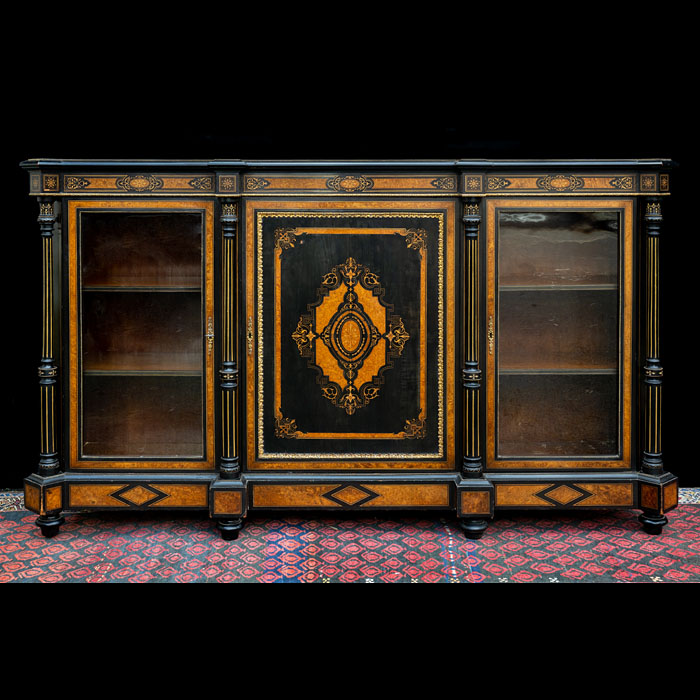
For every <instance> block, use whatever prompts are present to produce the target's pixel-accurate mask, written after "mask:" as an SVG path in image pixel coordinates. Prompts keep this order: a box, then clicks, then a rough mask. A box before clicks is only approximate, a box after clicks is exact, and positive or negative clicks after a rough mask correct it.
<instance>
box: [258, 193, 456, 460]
mask: <svg viewBox="0 0 700 700" xmlns="http://www.w3.org/2000/svg"><path fill="white" fill-rule="evenodd" d="M405 206H406V205H405V204H403V203H402V202H399V201H387V202H372V203H371V204H370V203H369V202H367V201H357V200H356V201H350V202H342V203H341V202H339V201H337V200H336V201H333V200H324V201H309V200H303V201H296V202H294V201H292V202H290V201H266V202H252V201H251V202H249V203H248V206H247V211H246V229H247V232H248V233H247V234H246V235H247V243H246V257H247V264H246V268H247V273H246V276H247V286H248V289H249V293H248V302H247V312H248V315H249V317H252V316H255V318H256V321H257V323H256V326H257V332H256V334H255V335H254V337H255V338H256V341H257V345H258V352H257V353H256V357H255V358H254V359H253V358H250V357H249V359H248V362H247V378H248V385H249V387H251V389H252V390H249V391H248V397H247V402H248V407H247V415H248V428H247V443H248V455H249V461H248V466H249V469H252V470H255V469H280V468H291V469H295V470H297V469H304V470H306V469H309V470H313V469H316V470H321V469H326V470H327V469H329V468H332V469H375V470H376V469H392V468H395V469H446V468H448V469H449V468H452V466H453V464H454V440H453V439H452V436H453V431H454V426H453V423H454V410H455V407H454V385H453V382H451V381H449V378H450V377H452V376H454V343H450V342H447V343H445V328H447V331H448V332H450V333H452V332H453V331H454V328H455V325H454V324H455V308H454V300H453V297H454V290H455V286H454V285H455V281H454V274H455V269H454V256H452V255H450V256H448V257H447V258H446V257H445V250H446V249H448V250H450V251H452V249H453V247H454V236H455V223H454V221H455V202H454V200H453V201H449V202H447V201H446V202H444V203H442V202H441V204H440V206H441V209H442V210H441V211H437V212H436V211H430V212H421V211H420V209H433V208H434V207H435V203H434V202H430V201H423V202H412V204H411V206H412V207H416V209H410V210H406V209H405ZM272 207H275V209H276V210H275V211H270V209H271V208H272ZM309 207H312V208H313V209H316V211H308V208H309ZM373 208H376V209H377V210H379V211H373V210H372V209H373ZM295 209H304V211H302V212H295V211H294V210H295ZM338 209H342V211H338ZM368 209H369V211H368ZM319 210H320V211H319ZM381 210H384V211H381ZM260 214H263V215H268V216H270V215H272V216H275V217H279V218H283V217H291V218H302V217H305V218H306V217H309V218H347V217H348V216H362V217H365V218H377V219H381V218H395V217H402V216H404V217H408V218H435V219H437V220H438V224H439V226H438V228H439V231H438V296H439V299H438V305H439V315H438V335H439V339H440V341H439V353H438V367H437V370H438V430H439V432H438V452H437V453H429V454H404V453H381V454H374V453H352V454H333V453H329V452H323V453H302V454H293V453H265V452H264V441H263V437H264V436H263V421H262V419H263V415H264V413H263V399H264V386H263V384H262V382H260V381H259V380H260V379H261V378H262V376H263V362H262V339H263V328H262V323H261V319H262V310H263V299H262V277H263V275H262V271H263V265H262V263H263V256H262V221H263V218H262V217H260V216H259V215H260ZM256 249H257V250H256ZM253 289H255V290H256V294H255V295H254V294H253V293H252V292H253ZM445 292H446V294H445ZM445 300H446V304H445ZM446 324H447V325H446ZM446 378H447V381H445V379H446ZM253 387H255V388H253ZM446 433H448V434H447V435H446ZM258 440H260V444H261V445H262V447H263V450H262V451H261V453H258V451H257V448H258ZM259 455H262V456H263V457H264V459H265V461H262V462H261V461H258V456H259ZM297 458H301V459H299V461H297ZM304 458H306V459H307V460H328V459H334V458H335V459H340V460H348V461H334V462H331V463H329V462H328V461H325V463H324V462H323V461H303V459H304ZM274 459H283V460H285V463H284V464H279V463H274V462H272V461H267V460H274ZM423 459H431V460H435V459H437V460H440V461H437V462H436V461H429V462H425V461H420V460H423ZM368 460H371V461H368ZM393 460H401V461H393Z"/></svg>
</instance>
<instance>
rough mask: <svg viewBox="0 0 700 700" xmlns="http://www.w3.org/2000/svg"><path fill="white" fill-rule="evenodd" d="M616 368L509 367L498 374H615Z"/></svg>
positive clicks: (499, 370)
mask: <svg viewBox="0 0 700 700" xmlns="http://www.w3.org/2000/svg"><path fill="white" fill-rule="evenodd" d="M617 373H618V369H617V367H603V368H598V367H546V368H536V367H509V368H505V369H502V368H499V369H498V374H499V375H503V374H548V375H550V374H574V375H578V374H581V375H584V374H617Z"/></svg>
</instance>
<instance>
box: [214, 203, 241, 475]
mask: <svg viewBox="0 0 700 700" xmlns="http://www.w3.org/2000/svg"><path fill="white" fill-rule="evenodd" d="M237 228H238V203H237V202H234V201H232V200H230V199H225V200H223V202H222V205H221V231H222V250H221V259H222V274H221V280H222V284H221V288H222V299H221V324H222V333H221V366H220V369H219V379H220V389H221V458H220V463H219V471H220V475H221V478H222V479H236V478H238V477H240V470H241V467H240V461H239V456H238V437H237V434H236V431H237V430H238V402H237V398H238V397H237V395H238V391H237V388H238V367H237V364H236V357H237V355H236V348H237V337H238V333H237V330H238V323H237V321H238V314H237V295H236V265H237V259H236V249H237V241H236V235H237Z"/></svg>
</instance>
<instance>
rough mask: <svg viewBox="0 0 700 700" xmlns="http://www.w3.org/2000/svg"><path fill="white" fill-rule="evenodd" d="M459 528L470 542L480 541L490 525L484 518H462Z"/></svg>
mask: <svg viewBox="0 0 700 700" xmlns="http://www.w3.org/2000/svg"><path fill="white" fill-rule="evenodd" d="M459 526H460V527H461V528H462V531H463V532H464V535H465V537H467V538H468V539H470V540H478V539H480V538H481V536H482V535H483V534H484V532H485V530H486V528H487V526H488V523H487V522H486V520H484V519H483V518H460V520H459Z"/></svg>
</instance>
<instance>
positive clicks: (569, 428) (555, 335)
mask: <svg viewBox="0 0 700 700" xmlns="http://www.w3.org/2000/svg"><path fill="white" fill-rule="evenodd" d="M632 217H633V207H632V202H631V201H629V200H622V201H607V200H572V199H567V200H562V199H555V198H552V199H548V200H547V199H539V200H521V199H505V198H504V199H501V200H490V201H488V203H487V308H486V321H487V324H488V327H487V349H486V357H487V362H486V367H487V430H488V434H487V451H488V452H487V468H489V469H517V470H522V469H600V468H605V469H607V468H628V467H629V466H630V459H631V457H630V450H631V434H630V433H631V380H632V366H631V362H632V349H631V348H632V308H631V303H632V243H633V240H632V231H633V220H632Z"/></svg>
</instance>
